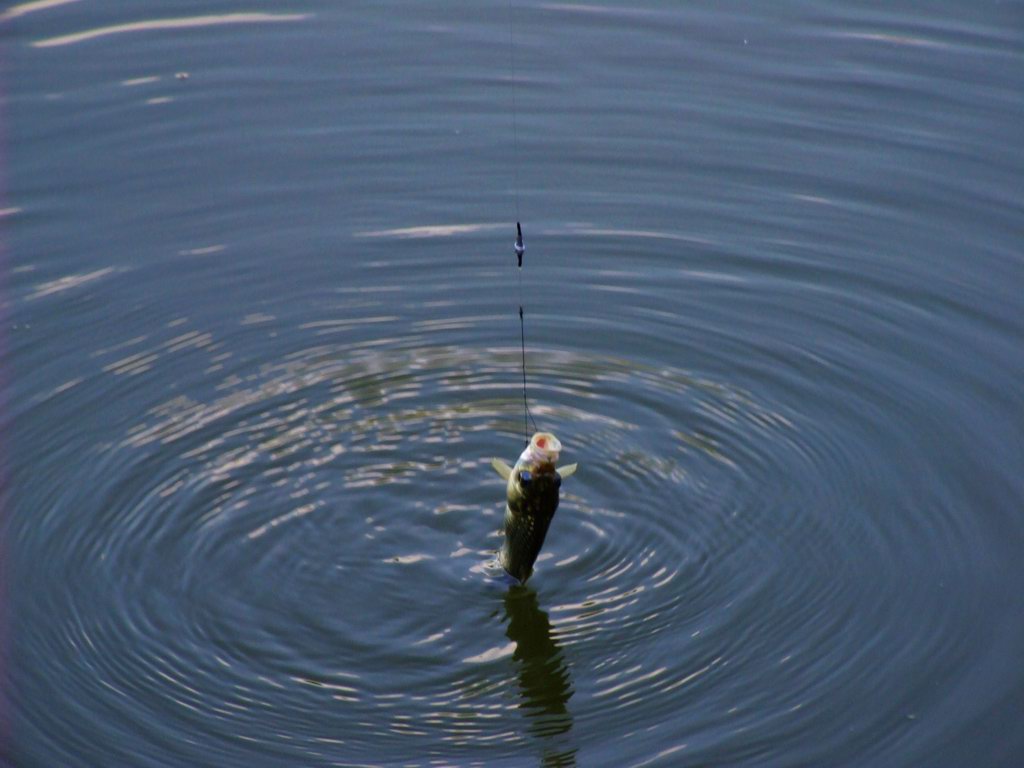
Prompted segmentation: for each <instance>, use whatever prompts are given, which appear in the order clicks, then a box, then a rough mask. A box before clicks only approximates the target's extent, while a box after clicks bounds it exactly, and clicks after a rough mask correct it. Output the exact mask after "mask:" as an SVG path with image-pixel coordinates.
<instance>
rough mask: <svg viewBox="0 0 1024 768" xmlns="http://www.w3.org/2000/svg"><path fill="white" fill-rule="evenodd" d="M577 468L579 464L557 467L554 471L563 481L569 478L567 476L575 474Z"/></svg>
mask: <svg viewBox="0 0 1024 768" xmlns="http://www.w3.org/2000/svg"><path fill="white" fill-rule="evenodd" d="M579 468H580V465H579V464H566V465H565V466H564V467H559V468H558V469H557V470H556V471H557V472H558V474H559V475H561V476H562V478H563V479H564V478H566V477H569V475H573V474H576V470H577V469H579Z"/></svg>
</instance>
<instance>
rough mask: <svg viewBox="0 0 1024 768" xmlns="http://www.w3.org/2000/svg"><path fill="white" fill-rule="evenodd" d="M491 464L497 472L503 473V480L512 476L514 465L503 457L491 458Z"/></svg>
mask: <svg viewBox="0 0 1024 768" xmlns="http://www.w3.org/2000/svg"><path fill="white" fill-rule="evenodd" d="M491 466H492V467H494V471H495V472H497V473H498V474H499V475H501V479H502V480H508V479H509V477H511V476H512V467H510V466H509V465H508V464H506V463H505V462H504V461H502V460H501V459H491Z"/></svg>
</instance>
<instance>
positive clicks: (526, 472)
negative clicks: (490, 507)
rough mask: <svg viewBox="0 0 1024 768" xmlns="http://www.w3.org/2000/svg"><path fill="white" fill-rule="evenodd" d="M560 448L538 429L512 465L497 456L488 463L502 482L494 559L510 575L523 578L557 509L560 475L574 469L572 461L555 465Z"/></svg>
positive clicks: (531, 566)
mask: <svg viewBox="0 0 1024 768" xmlns="http://www.w3.org/2000/svg"><path fill="white" fill-rule="evenodd" d="M561 448H562V445H561V443H560V442H559V441H558V438H557V437H555V436H554V435H553V434H551V433H550V432H538V433H536V434H535V435H534V436H533V438H532V439H531V440H530V444H529V445H528V446H527V447H526V448H525V449H524V450H523V452H522V454H520V456H519V460H518V461H516V463H515V466H512V467H510V466H508V464H506V463H505V462H503V461H501V460H500V459H494V460H492V462H491V464H492V466H493V467H494V469H495V470H496V471H497V472H498V474H499V475H501V477H503V478H504V479H505V480H506V486H505V496H506V504H505V521H504V533H505V541H504V543H503V544H502V545H501V551H500V552H499V553H498V561H499V562H500V563H501V567H502V568H504V569H505V570H506V571H507V572H508V573H509V574H510V575H511V576H513V577H514V578H516V579H518V580H519V581H521V582H525V581H526V580H527V579H528V578H530V574H532V573H533V564H534V563H535V562H536V560H537V555H539V554H540V550H541V547H542V546H544V539H545V538H546V537H547V534H548V528H549V527H550V525H551V520H552V519H553V518H554V516H555V510H557V509H558V500H559V489H560V488H561V486H562V479H563V478H565V477H568V476H569V475H571V474H572V473H573V472H575V471H576V465H575V464H570V465H568V466H565V467H557V466H556V464H557V462H558V454H559V452H560V450H561Z"/></svg>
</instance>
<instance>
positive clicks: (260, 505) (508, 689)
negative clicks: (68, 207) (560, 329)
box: [22, 334, 964, 764]
mask: <svg viewBox="0 0 1024 768" xmlns="http://www.w3.org/2000/svg"><path fill="white" fill-rule="evenodd" d="M175 338H176V339H180V338H186V339H192V340H193V341H194V340H195V339H200V340H202V339H203V338H204V337H203V336H202V334H185V335H184V336H183V337H182V336H179V337H175ZM198 346H199V348H200V349H205V350H206V352H205V353H204V354H208V355H210V356H211V358H220V357H222V353H221V348H220V347H221V345H219V344H215V343H210V340H207V343H205V344H203V343H200V344H199V345H198ZM189 348H191V349H194V348H195V344H192V345H189V344H185V343H183V342H181V341H180V340H179V341H175V343H172V344H170V345H167V344H164V345H161V347H160V348H159V349H158V350H157V352H156V353H153V354H146V353H134V354H133V355H132V356H131V360H148V361H150V363H152V364H156V365H160V364H165V365H166V364H168V363H164V362H163V361H162V356H161V354H160V349H162V350H164V352H165V353H168V354H173V353H174V352H178V353H181V352H182V350H186V349H189ZM114 354H123V351H120V350H115V352H114ZM123 359H128V358H123ZM517 361H518V350H517V349H514V348H460V347H445V346H440V347H416V346H408V345H405V344H403V343H401V342H400V341H396V342H395V343H393V344H392V345H390V346H386V347H383V348H382V347H381V346H380V345H379V344H377V343H376V342H371V343H367V344H365V345H353V346H350V347H344V348H339V349H332V348H328V347H324V346H314V347H309V348H307V349H305V350H301V351H296V352H294V353H291V354H288V355H287V356H286V359H284V360H282V361H281V362H278V363H276V364H266V365H263V366H261V367H260V368H259V370H258V371H257V372H255V373H252V374H250V375H247V376H238V375H237V374H235V373H231V374H229V375H228V377H227V378H226V379H223V380H222V381H220V382H219V383H218V384H216V385H215V386H213V387H211V388H208V390H209V391H210V393H211V394H210V397H209V399H207V400H199V399H193V398H191V397H185V396H179V397H174V398H172V399H170V400H168V401H166V402H164V403H159V404H156V405H154V406H153V407H151V408H149V409H148V412H147V413H146V414H145V415H144V416H143V417H142V418H140V419H139V420H138V421H137V422H135V423H131V424H129V425H128V426H127V427H126V428H125V430H124V433H123V436H122V439H121V440H120V441H118V442H113V443H110V444H107V445H103V446H101V448H100V449H99V451H98V453H97V455H96V456H95V458H94V461H95V463H96V464H97V465H98V466H100V467H102V472H101V473H100V477H99V479H98V481H97V482H95V483H94V485H93V491H92V493H93V494H94V496H93V498H91V499H89V500H88V503H89V504H90V505H91V506H95V507H98V508H101V509H102V510H103V514H102V515H100V516H97V517H96V518H95V519H94V520H93V521H92V523H91V525H90V526H89V527H88V528H85V529H81V530H77V531H76V532H75V533H74V534H70V531H66V532H62V530H61V529H62V526H63V525H73V519H72V518H69V519H68V520H66V521H65V522H64V523H63V524H58V525H56V526H55V530H54V540H53V542H52V544H51V547H50V557H51V558H52V561H53V562H55V563H58V564H59V566H58V567H60V568H62V569H65V572H64V573H63V574H62V578H61V581H65V582H66V583H67V584H69V585H70V586H69V588H68V589H67V590H66V591H60V592H55V593H52V594H50V596H49V600H48V601H47V602H46V603H44V604H38V605H36V606H35V610H39V611H43V612H45V613H47V614H48V615H51V616H60V617H63V618H62V620H61V621H59V622H58V623H57V624H56V626H55V629H56V631H54V632H51V633H48V634H46V635H45V636H44V637H41V638H37V640H38V641H39V642H44V643H46V644H47V645H46V648H45V652H44V653H42V655H41V656H42V658H44V659H47V660H49V663H50V664H53V665H55V666H54V668H53V670H51V671H47V670H41V672H42V679H49V678H51V677H53V678H56V677H57V676H58V671H59V670H66V660H67V658H68V655H69V654H74V655H75V657H76V658H77V662H76V664H75V665H74V667H73V669H72V675H71V677H70V678H68V677H67V676H64V677H63V678H62V679H63V680H64V682H65V683H66V684H68V686H69V689H70V690H80V691H81V692H82V693H83V694H84V692H85V691H89V692H90V693H89V696H90V698H91V700H92V701H93V703H94V706H93V707H91V708H90V709H89V710H87V711H86V710H83V711H81V712H79V716H80V717H81V718H82V719H83V723H84V724H86V725H87V730H88V732H90V733H93V734H96V733H101V734H105V738H106V739H108V740H109V741H110V743H116V742H117V740H118V733H119V732H121V729H125V730H126V731H130V732H133V733H146V732H147V731H150V730H151V731H152V733H151V736H152V743H153V744H158V743H159V741H160V739H159V734H160V733H162V732H165V731H166V730H167V729H168V728H169V727H170V728H172V729H173V730H180V731H181V732H182V733H189V734H191V737H190V739H191V740H190V741H187V742H186V743H194V744H195V749H194V750H189V749H187V748H186V752H185V753H183V754H184V756H185V757H187V758H188V759H194V760H196V761H201V760H206V759H209V757H210V755H211V752H210V750H211V749H213V750H215V751H214V753H213V754H217V755H219V756H220V759H223V760H225V761H228V762H231V761H233V760H236V759H241V756H242V755H244V754H245V753H246V752H248V751H249V750H250V749H253V748H258V749H259V750H260V751H261V752H264V753H265V754H268V755H274V756H277V757H278V758H280V759H282V760H286V761H314V762H319V761H322V762H324V763H325V764H326V763H327V762H330V760H331V756H332V755H336V754H337V753H338V750H339V749H340V750H341V751H342V753H343V754H345V755H346V756H347V757H348V758H350V759H352V760H353V761H355V762H359V761H365V762H374V761H375V759H379V758H380V756H381V755H382V754H383V755H387V754H391V755H397V754H400V753H402V751H403V750H405V749H408V748H409V745H415V751H416V753H417V754H418V755H421V756H430V755H435V756H439V757H440V756H447V757H449V758H450V757H451V756H452V755H459V754H462V755H463V756H464V757H465V758H466V759H470V758H472V759H474V760H477V759H478V760H481V761H482V762H483V763H485V764H493V763H494V762H495V761H499V762H500V761H501V760H503V759H506V758H507V759H510V760H514V757H515V756H516V755H519V754H521V753H522V750H523V749H524V748H531V749H532V747H530V745H529V742H528V741H524V740H529V739H532V740H534V741H536V742H537V744H538V746H537V748H538V749H540V750H541V753H542V754H543V755H546V758H545V759H549V760H551V761H554V762H556V763H557V762H558V761H563V762H564V761H571V760H572V759H573V756H574V755H575V753H576V751H577V750H578V748H579V745H578V744H577V743H576V742H575V740H574V736H573V731H574V724H575V722H576V721H585V722H586V724H587V726H586V727H587V729H588V730H592V731H596V732H602V733H616V732H617V733H620V734H623V737H624V738H626V737H628V738H629V740H630V741H629V743H630V744H632V743H634V741H636V744H637V754H638V755H639V754H642V753H643V752H644V747H643V746H642V745H643V741H642V739H641V740H638V741H637V740H636V737H635V734H638V733H641V732H644V731H645V728H646V727H647V725H648V724H650V723H652V722H658V723H663V724H670V723H672V722H673V721H675V720H676V719H677V718H684V719H685V720H687V721H689V722H691V723H700V722H701V721H702V718H706V719H710V720H712V721H715V722H716V725H715V727H714V728H713V729H711V731H710V732H709V733H707V734H706V736H705V738H706V739H707V744H708V747H709V748H711V747H714V748H715V749H718V750H721V749H722V748H723V745H727V744H728V743H729V738H730V734H733V735H734V734H736V733H740V732H743V731H744V730H745V729H764V728H771V729H773V731H774V732H775V734H776V736H778V735H779V733H780V730H781V731H782V732H783V733H789V734H791V738H793V739H794V740H795V739H799V738H800V737H801V734H806V733H807V732H809V731H812V730H814V729H816V728H820V727H821V723H822V722H824V721H825V720H827V719H828V718H829V717H830V716H835V715H836V712H835V711H834V710H835V708H836V707H838V706H841V705H840V704H839V703H838V702H837V701H836V699H835V690H836V688H837V687H839V688H843V689H845V688H848V687H851V686H859V685H864V684H866V683H865V677H866V676H867V677H868V678H869V679H870V676H871V674H872V673H871V672H867V671H866V670H865V669H864V666H863V665H861V664H851V663H850V660H851V659H855V658H856V657H857V656H858V655H859V654H865V653H870V652H871V649H872V646H873V645H874V644H877V643H878V642H880V641H879V638H878V635H877V632H878V627H877V626H876V627H874V628H873V629H871V630H870V632H868V631H867V630H858V628H857V627H849V626H846V619H845V617H844V615H843V612H846V611H850V610H857V609H863V610H870V603H871V601H873V600H875V599H876V598H877V593H876V592H875V590H876V589H886V584H887V583H888V582H889V580H890V579H892V578H895V577H896V574H895V572H894V566H893V560H894V557H895V556H896V555H897V554H898V553H897V552H895V551H894V547H895V544H894V541H893V540H892V539H891V538H890V532H889V531H887V530H886V525H887V523H886V522H885V521H882V520H877V519H876V520H873V519H871V518H870V517H868V518H863V519H854V520H845V519H842V518H837V517H835V516H828V515H822V514H821V512H822V510H827V509H829V508H830V507H832V506H841V505H842V504H843V503H844V499H843V497H844V496H845V495H847V494H856V493H858V492H860V493H865V492H867V491H868V489H869V488H870V486H871V485H872V484H873V483H874V482H875V481H876V480H878V478H879V477H881V475H882V474H883V472H884V468H881V467H877V466H873V463H874V462H873V459H872V457H871V456H870V455H868V454H867V453H866V452H865V450H864V449H863V448H862V447H860V446H858V445H857V444H852V445H851V444H847V445H840V444H837V443H836V442H834V440H830V438H829V435H828V434H824V433H822V432H821V431H820V430H819V429H817V428H816V427H815V425H814V424H813V423H811V422H809V421H808V420H807V419H806V418H805V417H804V416H802V415H801V414H799V413H797V412H795V411H793V410H792V409H788V408H784V407H782V406H780V405H778V404H773V403H771V402H767V401H765V400H763V399H761V400H759V398H758V396H757V395H756V394H754V393H751V392H746V391H742V390H740V389H737V388H735V387H732V386H730V385H729V384H728V383H726V382H722V381H713V380H711V379H708V378H705V377H702V376H698V375H695V374H692V373H688V372H686V371H683V370H679V369H676V368H672V367H664V366H662V367H657V368H656V367H652V366H648V365H644V364H640V363H637V362H636V361H630V360H628V359H624V358H617V357H610V356H598V355H594V354H579V353H574V352H571V351H568V350H564V349H544V348H541V349H536V350H533V351H531V361H532V365H533V367H532V371H531V373H532V375H533V377H534V378H535V380H536V381H538V382H542V384H541V385H538V387H537V390H538V391H537V392H536V395H535V397H536V404H535V407H534V412H535V416H536V418H537V419H538V420H539V421H540V422H541V423H542V424H543V425H544V426H545V427H548V428H552V429H554V430H555V431H557V432H558V434H559V435H560V436H561V437H562V440H563V441H564V443H565V444H566V447H567V453H566V455H567V457H569V458H571V460H579V461H580V462H581V464H582V469H581V471H580V472H579V474H578V476H577V477H575V478H574V479H573V481H571V482H568V483H566V487H565V489H564V491H565V492H564V496H563V500H562V504H561V507H560V509H559V512H558V515H557V517H556V519H555V523H554V526H553V528H552V530H551V533H550V535H549V542H548V545H547V547H546V549H545V551H544V552H543V554H542V555H541V558H540V559H539V561H538V567H537V573H536V575H535V577H534V579H533V580H532V581H531V583H530V586H529V587H527V588H519V587H516V588H512V589H509V588H507V587H506V586H504V582H503V581H502V580H501V579H500V578H498V577H497V576H498V575H497V574H495V573H493V571H490V570H489V569H488V568H487V567H485V566H486V564H487V563H488V561H489V560H490V559H491V558H492V557H493V549H494V548H496V547H497V545H498V544H499V543H500V536H499V534H498V531H497V529H498V527H499V525H500V519H501V513H502V509H503V498H502V497H503V488H502V485H501V483H500V481H498V480H497V479H496V478H494V477H493V476H492V475H491V474H490V472H489V468H488V466H487V465H488V459H489V457H490V456H491V455H495V454H503V455H506V457H507V458H512V457H513V455H514V454H515V453H516V452H517V451H518V446H519V442H518V441H519V439H520V438H519V434H518V424H517V418H518V415H517V414H516V413H515V411H514V406H515V399H514V396H513V397H511V398H510V397H509V393H510V391H511V392H513V393H514V388H511V387H510V381H509V379H510V376H509V372H510V371H514V370H515V366H516V363H517ZM130 370H131V369H130V366H129V364H128V363H120V364H116V365H110V364H108V365H105V366H104V367H103V376H107V377H114V378H118V377H123V376H124V375H126V371H130ZM212 370H213V371H216V366H214V368H213V369H212ZM212 375H215V373H214V374H212ZM862 410H863V409H862ZM853 428H854V427H853V426H852V425H851V429H853ZM837 471H838V472H839V473H841V474H842V473H849V475H848V477H847V478H846V481H845V482H841V481H840V482H830V483H821V482H819V481H817V480H816V479H815V478H817V477H820V476H821V475H823V474H832V476H833V481H835V480H836V479H837V478H836V476H835V473H837ZM876 473H877V475H878V477H875V474H876ZM798 485H803V486H805V487H804V489H803V490H802V491H798V492H794V486H798ZM57 506H60V504H57ZM963 533H964V532H963V530H960V529H958V530H956V531H954V532H951V535H953V534H955V535H963ZM25 535H29V534H28V532H27V531H26V532H25ZM953 544H954V542H953V541H950V542H948V543H947V545H948V547H949V552H950V554H952V553H954V552H955V549H954V546H953ZM57 547H59V548H61V549H56V548H57ZM953 565H955V563H953ZM30 567H31V566H30ZM913 597H914V599H935V598H936V596H935V595H934V594H929V593H928V590H927V589H925V588H924V587H923V586H921V587H919V588H917V589H915V590H914V593H913ZM837 605H841V606H843V610H842V611H841V612H837V611H836V610H835V606H837ZM897 618H898V617H896V616H893V617H892V621H893V622H895V621H896V619H897ZM882 626H883V627H885V626H886V624H885V623H883V625H882ZM888 626H889V629H890V630H891V629H893V628H894V627H895V624H894V623H893V624H889V625H888ZM950 629H951V628H950V627H947V628H946V630H947V631H943V632H935V628H934V627H931V628H927V629H926V628H923V627H922V628H919V629H918V630H917V631H914V630H911V631H910V635H909V637H908V641H907V642H906V643H905V644H904V647H905V648H906V650H905V651H904V652H903V653H904V655H905V656H908V658H898V659H897V660H890V661H898V662H899V664H900V665H901V666H904V665H908V664H909V665H911V666H913V665H914V664H920V665H926V664H928V663H929V661H928V660H930V659H933V658H936V656H939V657H941V656H942V655H943V654H948V653H955V652H956V647H955V646H956V644H957V641H958V640H957V636H956V633H955V632H951V631H948V630H950ZM883 631H884V630H883ZM951 645H952V647H950V646H951ZM115 648H118V649H130V652H128V653H125V652H124V650H122V651H121V652H119V653H114V649H115ZM825 669H828V670H831V671H830V673H829V674H828V675H827V676H823V675H822V670H825ZM574 670H578V671H579V672H576V671H574ZM583 670H586V672H587V674H581V673H580V672H582V671H583ZM890 672H891V670H890ZM884 673H885V670H874V674H876V675H882V674H884ZM766 678H767V680H768V681H769V684H768V685H766ZM154 689H159V690H161V691H162V692H163V694H162V695H161V697H160V698H159V699H157V702H158V703H157V704H153V703H152V699H150V701H151V704H150V708H139V707H137V706H135V702H137V701H139V700H140V698H144V694H145V692H146V691H152V690H154ZM769 690H770V691H771V700H768V699H765V698H763V697H764V696H766V695H767V694H766V691H769ZM40 700H41V699H40ZM22 705H23V706H24V707H25V709H26V715H25V717H26V719H28V720H29V721H31V722H33V723H36V724H37V727H40V728H43V729H45V728H46V727H47V726H46V722H47V713H46V712H43V711H33V709H32V698H31V697H27V698H25V700H24V701H23V704H22ZM891 706H892V707H895V708H896V709H897V712H898V717H900V718H903V719H906V718H909V717H911V716H913V715H914V712H913V711H911V710H910V708H909V707H910V705H906V706H907V710H906V711H905V712H903V711H901V710H900V709H899V708H900V707H901V703H900V701H899V698H898V697H897V698H895V699H894V701H893V702H892V704H891ZM691 707H692V708H693V710H694V711H693V712H689V711H688V710H689V708H691ZM765 708H770V709H771V711H773V712H776V713H777V715H776V716H775V717H773V718H767V719H766V718H765V716H764V713H765ZM516 710H521V715H519V716H520V717H523V718H526V720H525V722H526V723H527V724H528V727H526V728H525V729H524V728H519V727H513V726H510V721H509V717H510V716H513V714H514V713H515V712H516ZM700 713H704V714H700ZM906 722H908V723H909V722H910V720H906ZM631 734H632V735H631ZM150 759H151V760H152V762H153V763H154V764H156V763H158V762H159V759H160V758H159V756H158V754H157V753H154V754H153V755H151V756H150ZM385 762H386V761H385Z"/></svg>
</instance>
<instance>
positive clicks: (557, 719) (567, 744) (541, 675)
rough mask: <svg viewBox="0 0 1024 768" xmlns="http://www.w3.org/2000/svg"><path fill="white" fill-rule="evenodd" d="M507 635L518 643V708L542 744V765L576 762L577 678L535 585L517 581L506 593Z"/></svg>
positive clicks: (514, 656)
mask: <svg viewBox="0 0 1024 768" xmlns="http://www.w3.org/2000/svg"><path fill="white" fill-rule="evenodd" d="M505 618H506V620H507V621H508V628H507V629H506V631H505V634H506V635H507V636H508V638H509V640H511V641H512V642H513V643H515V646H516V650H515V652H514V653H513V654H512V658H513V660H514V661H516V662H517V664H518V679H519V697H520V704H519V707H520V709H522V710H523V711H524V712H525V713H526V716H527V717H528V718H529V721H528V731H529V732H530V733H531V734H532V735H533V736H534V737H535V738H536V739H537V740H538V742H539V743H540V745H541V748H542V750H543V751H542V757H541V765H544V766H573V765H576V752H577V748H576V747H575V746H573V744H572V742H571V741H570V739H569V732H570V731H571V730H572V715H571V714H570V712H569V709H568V706H567V704H568V702H569V699H571V698H572V694H573V689H572V679H571V677H570V675H569V668H568V666H567V665H566V663H565V657H564V655H563V653H562V648H561V646H560V645H559V644H558V642H557V641H556V640H555V638H554V637H552V634H551V622H550V621H549V620H548V614H547V612H546V611H542V610H541V609H540V606H539V604H538V602H537V593H536V592H534V591H533V589H531V588H530V587H526V586H520V585H516V586H513V587H510V588H509V590H508V592H507V593H506V595H505Z"/></svg>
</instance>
